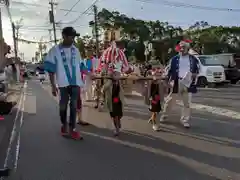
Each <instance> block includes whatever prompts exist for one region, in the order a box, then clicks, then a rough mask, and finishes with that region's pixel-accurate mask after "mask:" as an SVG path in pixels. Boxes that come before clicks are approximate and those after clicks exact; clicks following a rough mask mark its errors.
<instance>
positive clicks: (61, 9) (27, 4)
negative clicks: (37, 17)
mask: <svg viewBox="0 0 240 180" xmlns="http://www.w3.org/2000/svg"><path fill="white" fill-rule="evenodd" d="M12 2H13V3H16V4H20V5H24V6H25V7H27V6H34V7H41V8H46V9H49V6H45V5H42V4H35V3H26V2H20V1H12ZM27 8H29V7H27ZM57 10H60V11H65V12H69V11H70V12H71V13H79V11H74V10H70V9H64V8H58V9H57Z"/></svg>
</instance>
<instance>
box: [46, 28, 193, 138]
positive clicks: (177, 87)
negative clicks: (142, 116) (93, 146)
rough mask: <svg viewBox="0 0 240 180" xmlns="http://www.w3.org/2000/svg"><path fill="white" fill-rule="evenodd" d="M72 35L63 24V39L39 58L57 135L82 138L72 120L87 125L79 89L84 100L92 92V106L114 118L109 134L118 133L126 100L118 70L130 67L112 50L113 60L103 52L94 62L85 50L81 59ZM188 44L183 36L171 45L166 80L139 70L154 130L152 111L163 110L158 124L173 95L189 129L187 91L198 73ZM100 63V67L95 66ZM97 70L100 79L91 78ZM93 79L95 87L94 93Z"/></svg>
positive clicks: (156, 127)
mask: <svg viewBox="0 0 240 180" xmlns="http://www.w3.org/2000/svg"><path fill="white" fill-rule="evenodd" d="M76 36H79V34H78V33H76V31H75V29H74V28H73V27H65V28H64V29H63V30H62V37H63V41H62V43H61V44H58V45H56V46H54V47H53V48H51V50H50V51H49V52H48V54H47V56H46V57H45V61H44V70H45V71H47V72H48V73H49V77H50V82H51V88H52V95H53V96H59V98H60V100H59V109H60V120H61V124H62V126H61V134H62V136H68V137H71V138H72V139H76V140H77V139H83V137H82V136H81V134H80V133H79V132H78V131H77V130H76V124H77V123H78V124H80V125H89V124H88V123H87V122H84V121H83V120H82V118H81V115H82V114H81V112H82V100H83V99H82V97H81V91H82V90H85V93H86V95H85V100H86V101H90V100H92V99H91V98H92V96H93V94H94V95H95V97H96V99H95V101H96V106H95V108H98V107H99V105H103V106H104V107H106V109H107V110H108V112H109V115H110V118H111V119H112V122H113V126H114V136H118V135H119V133H120V130H121V118H122V117H123V116H124V112H123V107H124V103H125V101H124V90H123V88H122V85H121V83H120V79H121V74H122V73H126V74H129V73H131V72H132V71H133V70H132V68H130V66H129V64H128V62H126V59H124V60H123V61H121V60H119V58H121V57H122V54H120V53H118V52H117V51H116V52H115V50H114V51H113V52H114V53H113V54H112V55H111V56H110V58H112V59H110V61H109V60H106V58H105V56H104V55H102V56H101V58H100V60H98V59H97V58H96V57H94V56H92V55H90V54H88V55H87V57H86V60H83V59H82V58H81V55H80V52H79V50H78V49H77V48H76V47H75V46H74V39H75V37H76ZM111 46H112V47H111V48H117V47H116V44H115V43H114V42H113V44H112V45H111ZM111 48H110V49H111ZM189 48H190V42H189V41H187V40H182V41H181V42H180V43H179V44H178V46H177V48H176V49H177V51H178V52H179V53H178V55H176V56H174V57H173V58H172V59H171V62H170V68H169V71H168V74H167V79H166V80H164V81H163V80H162V79H161V77H162V73H161V72H160V71H159V69H154V70H153V69H152V68H148V69H147V70H146V72H145V73H144V76H145V77H148V80H146V79H145V80H144V81H146V83H145V84H146V85H147V87H146V88H145V89H146V92H145V103H146V104H147V105H149V111H150V112H151V113H152V114H151V118H150V119H149V123H151V124H152V128H153V130H154V131H158V130H159V123H158V121H157V114H159V113H160V112H162V115H161V118H160V122H161V123H164V122H165V121H167V117H168V114H169V112H170V109H171V107H172V105H174V103H175V102H176V99H179V100H181V101H182V103H183V111H182V115H181V119H180V122H181V124H182V125H183V126H184V127H185V128H189V127H190V123H189V120H190V103H191V94H192V93H196V85H195V79H196V76H197V74H198V61H197V59H196V58H195V57H194V56H192V55H190V54H189V53H188V51H189ZM108 53H109V52H108ZM120 61H121V62H120ZM99 67H101V69H100V70H99ZM96 71H98V72H99V74H100V76H101V77H103V76H104V77H105V78H100V79H98V80H96V79H95V78H96V76H95V73H96ZM106 75H107V77H106ZM149 78H150V80H149ZM94 79H95V80H94ZM136 80H137V78H136ZM94 83H95V91H94V92H93V90H92V87H93V84H94ZM166 87H167V89H169V91H168V92H167V94H166V93H165V90H164V88H166ZM69 102H70V103H69ZM68 104H69V106H70V118H69V121H67V109H68ZM96 118H97V117H96Z"/></svg>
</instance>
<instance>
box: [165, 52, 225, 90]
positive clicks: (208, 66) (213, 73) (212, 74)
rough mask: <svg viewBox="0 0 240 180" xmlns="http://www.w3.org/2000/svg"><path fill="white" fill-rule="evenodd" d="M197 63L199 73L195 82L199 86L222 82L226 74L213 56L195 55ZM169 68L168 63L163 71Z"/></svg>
mask: <svg viewBox="0 0 240 180" xmlns="http://www.w3.org/2000/svg"><path fill="white" fill-rule="evenodd" d="M195 57H196V58H197V59H198V63H199V74H198V79H197V84H198V86H200V87H205V86H207V85H215V84H220V83H224V82H225V81H226V76H225V72H224V68H223V66H221V65H220V63H219V61H218V60H217V59H215V57H213V56H208V55H206V56H205V55H195ZM168 70H169V65H167V66H166V68H165V73H167V72H168Z"/></svg>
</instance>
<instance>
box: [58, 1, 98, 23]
mask: <svg viewBox="0 0 240 180" xmlns="http://www.w3.org/2000/svg"><path fill="white" fill-rule="evenodd" d="M98 1H99V0H95V1H94V2H93V3H92V4H91V5H90V6H89V7H88V8H87V9H86V10H85V11H84V12H82V13H81V14H80V15H79V16H78V17H77V18H76V19H75V20H73V21H70V22H68V23H62V24H74V23H75V22H77V21H78V20H79V19H80V18H81V17H82V16H83V15H85V14H87V12H88V11H90V10H92V8H93V6H94V5H95V4H97V2H98Z"/></svg>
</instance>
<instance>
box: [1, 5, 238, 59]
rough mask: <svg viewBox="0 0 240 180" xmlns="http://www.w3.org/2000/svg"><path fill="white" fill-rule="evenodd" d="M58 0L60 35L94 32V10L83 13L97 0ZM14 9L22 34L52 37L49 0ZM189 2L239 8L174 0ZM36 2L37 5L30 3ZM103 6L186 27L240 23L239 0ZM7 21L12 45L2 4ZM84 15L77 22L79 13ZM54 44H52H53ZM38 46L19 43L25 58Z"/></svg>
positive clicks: (32, 37) (5, 29)
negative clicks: (64, 31)
mask: <svg viewBox="0 0 240 180" xmlns="http://www.w3.org/2000/svg"><path fill="white" fill-rule="evenodd" d="M77 1H78V0H58V1H56V2H57V6H56V10H55V20H56V22H60V23H59V27H57V37H58V38H61V32H60V29H61V28H63V27H65V26H73V27H74V28H75V29H76V30H77V31H78V32H79V33H80V34H81V35H86V34H88V35H91V29H90V28H89V27H88V22H89V21H91V20H93V15H92V12H91V11H87V13H85V14H83V12H84V11H86V9H88V8H89V7H90V6H91V4H92V3H93V2H94V1H95V0H79V2H78V4H77V5H76V6H75V7H74V8H73V9H72V12H70V13H68V14H67V15H65V14H66V13H67V11H66V9H71V8H72V6H73V5H74V4H75V3H76V2H77ZM10 2H11V4H10V12H11V16H12V19H13V21H14V22H15V23H17V22H20V20H21V19H22V21H21V23H20V25H21V28H20V38H22V39H26V40H33V41H40V40H42V41H49V40H50V36H49V31H48V29H51V28H52V25H51V24H50V23H49V18H48V10H49V7H50V5H49V0H10ZM172 2H173V3H174V4H175V3H185V4H190V5H194V6H201V7H202V6H205V7H206V6H207V7H214V8H229V9H238V7H239V10H237V12H232V11H228V12H224V11H218V10H215V9H213V10H204V9H195V8H186V7H176V6H172V5H169V4H171V3H172ZM28 3H30V4H33V5H29V4H28ZM96 5H97V6H98V8H99V10H101V9H102V8H106V9H108V10H112V11H119V12H120V13H123V14H126V15H127V16H129V17H134V18H139V19H143V20H160V21H168V22H169V23H170V24H172V25H173V26H181V27H183V28H186V27H188V26H190V25H193V24H194V23H195V22H196V21H202V20H204V21H207V22H208V23H209V24H211V25H224V26H240V20H239V18H238V17H239V15H240V1H239V0H228V1H226V0H201V1H200V0H99V1H98V2H97V4H96ZM1 12H2V21H3V23H2V24H3V36H4V39H5V41H6V42H7V43H8V44H9V45H12V44H13V41H12V30H11V23H10V20H9V15H8V13H7V10H6V8H5V7H3V6H2V7H1ZM79 16H80V18H79V19H78V20H77V21H76V22H74V23H73V22H72V21H74V20H75V19H76V18H77V17H79ZM50 46H51V44H48V47H50ZM36 50H37V45H36V44H26V43H19V51H20V52H21V53H24V58H25V60H31V58H32V57H33V56H34V54H35V51H36Z"/></svg>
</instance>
